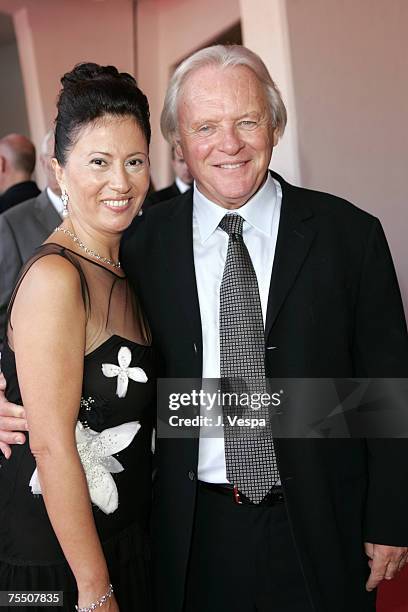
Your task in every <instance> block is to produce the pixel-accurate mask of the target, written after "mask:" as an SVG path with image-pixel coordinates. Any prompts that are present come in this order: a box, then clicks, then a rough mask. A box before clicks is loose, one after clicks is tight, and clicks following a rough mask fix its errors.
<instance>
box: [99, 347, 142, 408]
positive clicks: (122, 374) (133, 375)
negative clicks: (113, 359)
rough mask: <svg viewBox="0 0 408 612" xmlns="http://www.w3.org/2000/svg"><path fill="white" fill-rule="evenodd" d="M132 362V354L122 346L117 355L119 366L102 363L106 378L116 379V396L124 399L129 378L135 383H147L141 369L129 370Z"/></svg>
mask: <svg viewBox="0 0 408 612" xmlns="http://www.w3.org/2000/svg"><path fill="white" fill-rule="evenodd" d="M131 361H132V353H131V351H130V349H129V348H128V347H127V346H122V347H121V348H120V349H119V353H118V363H119V365H114V364H112V363H103V364H102V372H103V373H104V375H105V376H107V377H108V378H114V377H115V376H117V377H118V382H117V385H116V395H117V396H118V397H125V396H126V393H127V389H128V384H129V378H130V379H131V380H134V381H135V382H140V383H145V382H147V376H146V373H145V372H144V370H142V368H129V366H130V362H131Z"/></svg>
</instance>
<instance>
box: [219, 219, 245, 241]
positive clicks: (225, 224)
mask: <svg viewBox="0 0 408 612" xmlns="http://www.w3.org/2000/svg"><path fill="white" fill-rule="evenodd" d="M243 225H244V219H243V218H242V217H241V216H240V215H224V217H223V218H222V219H221V221H220V224H219V227H220V228H221V229H222V230H224V232H226V233H227V234H228V236H231V235H235V236H242V228H243Z"/></svg>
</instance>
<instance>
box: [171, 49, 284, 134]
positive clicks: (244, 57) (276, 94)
mask: <svg viewBox="0 0 408 612" xmlns="http://www.w3.org/2000/svg"><path fill="white" fill-rule="evenodd" d="M204 66H219V67H220V68H228V67H233V66H247V67H248V68H250V70H252V71H253V72H254V73H255V76H256V77H257V78H258V80H259V82H260V83H261V85H262V86H263V88H264V91H265V95H266V98H267V100H268V103H269V111H270V115H271V119H272V124H273V127H274V128H275V129H276V131H277V135H278V136H279V137H281V136H282V135H283V132H284V131H285V126H286V119H287V116H286V108H285V105H284V103H283V100H282V97H281V94H280V91H279V89H278V88H277V86H276V85H275V83H274V81H273V80H272V78H271V75H270V74H269V72H268V69H267V67H266V66H265V64H264V63H263V61H262V60H261V58H260V57H259V55H257V54H256V53H254V52H253V51H250V50H249V49H247V48H246V47H243V46H242V45H214V46H213V47H207V48H205V49H201V50H200V51H197V52H196V53H193V55H190V57H188V58H187V59H185V60H184V61H183V62H182V63H181V64H180V65H179V66H178V68H177V69H176V71H175V72H174V74H173V76H172V77H171V79H170V83H169V85H168V87H167V92H166V97H165V99H164V106H163V111H162V114H161V118H160V127H161V131H162V134H163V136H164V137H165V139H166V140H167V141H168V142H169V143H170V144H174V140H175V135H176V134H177V131H178V119H177V107H178V102H179V97H180V95H181V93H182V91H183V86H184V83H185V82H186V80H187V79H188V77H189V76H190V75H191V74H192V73H193V72H195V71H196V70H198V69H200V68H203V67H204Z"/></svg>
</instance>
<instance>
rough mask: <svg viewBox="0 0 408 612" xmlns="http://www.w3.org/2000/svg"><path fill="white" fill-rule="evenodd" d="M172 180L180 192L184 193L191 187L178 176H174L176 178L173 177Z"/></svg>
mask: <svg viewBox="0 0 408 612" xmlns="http://www.w3.org/2000/svg"><path fill="white" fill-rule="evenodd" d="M174 182H175V183H176V185H177V187H178V190H179V192H180V193H185V192H186V191H188V190H189V189H190V187H191V185H188V184H187V183H185V182H184V181H182V180H181V178H180V177H178V176H176V178H175V179H174Z"/></svg>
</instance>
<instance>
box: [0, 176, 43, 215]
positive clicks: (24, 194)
mask: <svg viewBox="0 0 408 612" xmlns="http://www.w3.org/2000/svg"><path fill="white" fill-rule="evenodd" d="M39 194H40V190H39V189H38V187H37V184H36V183H34V181H23V182H22V183H16V185H13V186H12V187H9V189H7V191H5V192H4V193H2V194H1V196H0V213H2V212H4V211H6V210H8V209H9V208H11V207H12V206H15V205H16V204H20V202H25V201H26V200H29V199H30V198H36V197H37V196H38V195H39Z"/></svg>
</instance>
